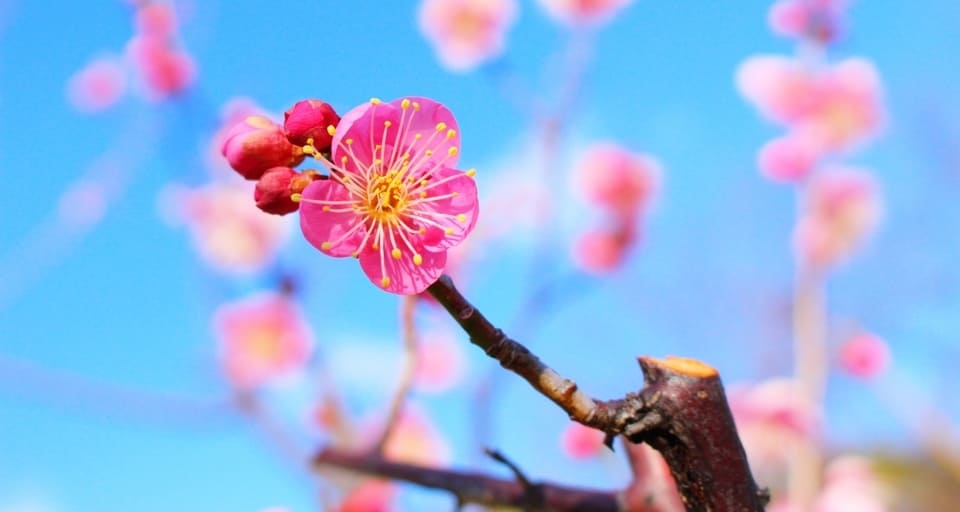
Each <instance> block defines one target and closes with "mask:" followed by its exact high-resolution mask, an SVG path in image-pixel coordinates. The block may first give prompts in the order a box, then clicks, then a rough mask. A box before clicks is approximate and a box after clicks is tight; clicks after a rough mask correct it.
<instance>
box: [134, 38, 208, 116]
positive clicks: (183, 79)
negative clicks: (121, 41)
mask: <svg viewBox="0 0 960 512" xmlns="http://www.w3.org/2000/svg"><path fill="white" fill-rule="evenodd" d="M126 53H127V57H128V59H129V60H130V63H131V64H132V66H133V68H134V69H135V70H136V71H137V74H138V75H139V77H140V81H141V83H142V85H143V86H144V89H145V92H146V94H147V97H148V98H149V99H153V100H164V99H167V98H169V97H170V96H173V95H175V94H178V93H181V92H183V91H185V90H186V89H187V88H188V87H189V86H190V85H192V84H193V81H194V79H195V78H196V65H195V63H194V61H193V57H191V56H190V55H189V54H188V53H186V52H184V51H182V50H178V49H175V48H173V47H171V46H170V44H169V42H168V41H166V40H165V39H163V38H159V37H156V36H152V35H142V36H135V37H133V38H131V39H130V41H129V42H128V43H127V51H126Z"/></svg>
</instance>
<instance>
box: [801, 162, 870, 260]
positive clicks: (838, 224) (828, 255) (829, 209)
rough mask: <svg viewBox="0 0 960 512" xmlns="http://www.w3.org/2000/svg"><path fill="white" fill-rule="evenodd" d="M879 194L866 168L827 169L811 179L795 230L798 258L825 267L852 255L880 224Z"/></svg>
mask: <svg viewBox="0 0 960 512" xmlns="http://www.w3.org/2000/svg"><path fill="white" fill-rule="evenodd" d="M879 196H880V194H879V191H878V186H877V184H876V182H875V181H874V179H873V178H872V177H871V176H870V175H869V174H868V173H866V172H865V171H862V170H859V169H854V168H843V167H840V168H831V169H826V170H824V172H823V173H822V174H819V175H818V176H817V177H816V178H814V180H813V181H811V183H810V186H809V188H808V189H807V191H806V197H805V204H804V211H803V212H802V213H801V216H800V218H799V220H798V222H797V226H796V228H795V230H794V234H793V244H794V251H795V252H796V255H797V258H799V259H800V261H802V262H803V263H804V264H806V265H808V266H811V267H815V268H821V269H823V268H828V267H830V266H832V265H835V264H837V263H838V262H840V261H841V260H843V259H844V258H846V257H847V256H849V255H850V253H852V252H853V250H854V249H856V248H857V247H858V246H859V245H860V244H861V243H862V242H863V240H864V239H865V238H866V237H867V236H868V235H869V234H870V233H871V232H872V231H873V230H874V229H875V227H876V225H877V224H878V222H879V220H880V216H881V205H880V197H879Z"/></svg>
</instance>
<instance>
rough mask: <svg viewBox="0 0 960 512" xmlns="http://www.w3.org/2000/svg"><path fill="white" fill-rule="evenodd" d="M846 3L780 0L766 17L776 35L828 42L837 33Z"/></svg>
mask: <svg viewBox="0 0 960 512" xmlns="http://www.w3.org/2000/svg"><path fill="white" fill-rule="evenodd" d="M846 6H847V0H780V1H778V2H776V3H774V4H773V5H772V6H771V7H770V11H769V14H768V16H767V20H768V22H769V24H770V28H771V29H772V30H773V31H774V32H775V33H777V34H779V35H782V36H787V37H796V38H809V39H812V40H814V41H818V42H821V43H827V42H830V41H833V40H834V39H836V37H837V36H838V34H839V32H840V28H841V24H842V21H843V20H842V16H843V13H844V10H845V9H846Z"/></svg>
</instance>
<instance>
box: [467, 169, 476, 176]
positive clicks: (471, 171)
mask: <svg viewBox="0 0 960 512" xmlns="http://www.w3.org/2000/svg"><path fill="white" fill-rule="evenodd" d="M476 175H477V170H476V169H470V170H469V171H467V176H469V177H471V178H472V177H474V176H476Z"/></svg>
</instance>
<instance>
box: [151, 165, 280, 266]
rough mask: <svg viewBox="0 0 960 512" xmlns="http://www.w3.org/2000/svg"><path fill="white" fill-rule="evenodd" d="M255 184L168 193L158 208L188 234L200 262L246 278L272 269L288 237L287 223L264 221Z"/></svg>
mask: <svg viewBox="0 0 960 512" xmlns="http://www.w3.org/2000/svg"><path fill="white" fill-rule="evenodd" d="M252 199H253V184H252V183H246V182H239V181H238V182H221V181H214V182H212V183H210V184H208V185H207V186H205V187H201V188H196V189H184V188H172V189H168V190H167V191H165V193H164V195H163V196H162V197H161V207H162V208H163V209H164V210H165V211H166V212H168V215H169V216H170V217H172V219H171V220H173V221H175V222H180V223H183V224H185V225H186V226H187V228H188V229H189V230H190V234H191V238H192V240H193V244H194V246H195V247H196V249H197V251H198V252H199V253H200V256H201V257H202V258H203V259H204V260H205V261H206V262H207V263H208V264H209V265H211V266H212V267H213V268H215V269H217V270H219V271H221V272H225V273H229V274H248V273H252V272H257V271H259V270H261V269H263V267H264V266H266V265H267V264H269V263H271V262H272V261H273V259H274V258H275V256H276V254H277V252H278V251H279V249H280V245H281V244H282V243H283V242H284V241H285V240H286V238H287V236H288V234H289V231H290V230H289V228H290V224H289V223H288V222H286V220H287V219H284V218H283V217H278V216H275V215H264V214H263V212H261V211H260V210H259V209H257V207H256V205H255V204H254V202H253V200H252Z"/></svg>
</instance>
